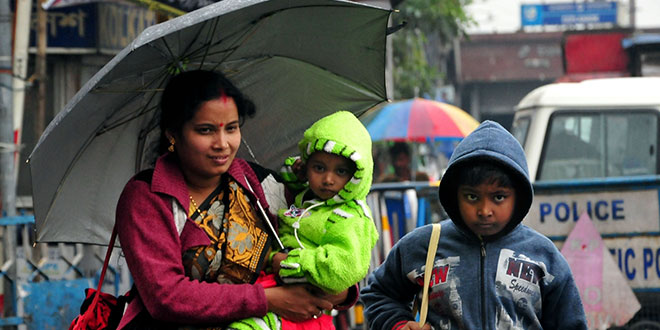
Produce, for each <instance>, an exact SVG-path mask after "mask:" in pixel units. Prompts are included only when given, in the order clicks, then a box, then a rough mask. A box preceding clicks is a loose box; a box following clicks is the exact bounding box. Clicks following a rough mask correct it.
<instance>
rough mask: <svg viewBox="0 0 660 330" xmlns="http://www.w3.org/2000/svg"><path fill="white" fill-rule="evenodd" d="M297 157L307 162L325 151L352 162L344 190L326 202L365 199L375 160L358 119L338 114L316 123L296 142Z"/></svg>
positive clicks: (365, 132)
mask: <svg viewBox="0 0 660 330" xmlns="http://www.w3.org/2000/svg"><path fill="white" fill-rule="evenodd" d="M298 149H300V155H301V157H302V159H303V161H305V162H307V159H308V158H309V156H310V155H311V154H312V153H314V152H315V151H325V152H329V153H333V154H335V155H340V156H343V157H346V158H348V159H350V160H352V161H353V162H354V163H355V165H356V168H357V169H356V170H355V174H353V178H351V180H349V181H348V183H346V185H345V186H344V189H342V190H341V191H339V193H338V194H337V195H336V196H335V197H334V198H333V199H330V200H328V201H326V203H327V204H328V205H332V204H339V203H343V202H344V201H346V200H353V199H364V198H365V197H366V196H367V194H368V193H369V189H371V181H372V176H373V171H374V161H373V158H372V156H371V136H370V135H369V132H368V131H367V129H366V128H365V127H364V125H362V123H361V122H360V120H358V119H357V117H355V115H353V114H352V113H350V112H348V111H338V112H335V113H333V114H331V115H329V116H326V117H323V118H321V119H320V120H318V121H317V122H316V123H314V125H312V126H311V127H310V128H308V129H307V130H306V131H305V134H304V135H303V139H302V140H300V142H299V143H298Z"/></svg>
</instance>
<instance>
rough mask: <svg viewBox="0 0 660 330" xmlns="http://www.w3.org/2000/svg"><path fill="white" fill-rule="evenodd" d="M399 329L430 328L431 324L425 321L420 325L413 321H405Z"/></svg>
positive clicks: (427, 329)
mask: <svg viewBox="0 0 660 330" xmlns="http://www.w3.org/2000/svg"><path fill="white" fill-rule="evenodd" d="M401 330H431V325H430V324H428V323H426V324H424V326H423V327H422V326H420V325H419V323H417V322H415V321H408V323H406V325H404V326H403V328H401Z"/></svg>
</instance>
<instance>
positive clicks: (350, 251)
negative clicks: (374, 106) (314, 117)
mask: <svg viewBox="0 0 660 330" xmlns="http://www.w3.org/2000/svg"><path fill="white" fill-rule="evenodd" d="M298 148H299V149H300V152H301V157H302V160H303V161H307V159H308V158H309V156H310V155H311V154H312V153H314V152H317V151H320V152H328V153H332V154H336V155H340V156H343V157H346V158H348V159H350V160H351V161H353V162H354V163H355V165H356V171H355V173H354V174H353V177H352V178H351V179H350V180H349V181H348V182H347V183H346V185H345V186H344V188H343V189H342V190H341V191H339V193H337V195H335V196H334V197H333V198H331V199H328V200H325V201H324V200H319V199H306V198H307V197H308V196H312V195H313V194H309V193H308V192H309V188H307V187H305V188H304V189H303V190H302V191H301V192H300V193H298V194H297V195H296V196H295V201H294V204H293V205H291V207H290V208H289V209H287V210H280V211H279V213H278V215H279V218H280V234H281V239H282V243H283V244H284V246H285V247H289V248H293V249H292V250H291V251H289V255H288V257H287V258H286V259H285V260H284V261H282V263H281V266H282V268H281V270H280V273H279V275H280V277H281V278H282V280H283V281H284V282H285V283H299V282H309V283H312V284H313V285H315V286H317V287H319V288H321V289H323V290H324V291H326V292H328V293H339V292H341V291H343V290H345V289H347V288H348V287H350V286H352V285H354V284H355V283H357V282H359V281H360V280H362V279H363V278H364V277H365V276H366V275H367V271H368V268H369V263H370V260H371V250H372V249H373V247H374V245H375V244H376V241H377V240H378V232H377V230H376V227H375V225H374V222H373V220H372V218H371V210H370V209H369V207H368V206H367V203H366V202H365V198H366V196H367V194H368V193H369V190H370V188H371V181H372V176H373V159H372V155H371V136H370V135H369V132H367V129H366V128H365V127H364V126H363V125H362V123H361V122H360V121H359V120H358V119H357V118H356V117H355V116H354V115H353V114H352V113H350V112H347V111H339V112H336V113H334V114H331V115H329V116H326V117H324V118H321V119H320V120H318V121H317V122H316V123H314V124H313V125H312V126H311V127H310V128H309V129H307V130H306V131H305V133H304V135H303V139H302V140H301V141H300V142H299V143H298ZM294 160H295V159H291V158H290V159H287V161H286V163H285V165H292V164H293V161H294ZM287 169H290V167H288V166H285V167H284V168H283V173H282V174H283V177H284V178H285V180H287V181H294V180H295V177H294V176H293V175H292V173H291V172H290V170H289V171H287ZM301 215H302V216H301ZM296 223H297V224H296ZM296 226H297V227H299V228H297V233H295V231H296V230H294V227H296ZM296 234H297V236H298V239H296ZM300 244H302V247H301V246H300Z"/></svg>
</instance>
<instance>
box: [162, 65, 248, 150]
mask: <svg viewBox="0 0 660 330" xmlns="http://www.w3.org/2000/svg"><path fill="white" fill-rule="evenodd" d="M223 94H224V95H226V96H227V97H231V98H232V99H233V100H234V103H236V108H237V109H238V119H239V123H240V125H242V124H243V122H244V121H245V118H246V117H254V114H255V113H256V109H255V106H254V103H252V101H250V100H249V99H247V98H246V97H245V96H244V95H243V93H241V91H240V90H239V89H238V88H236V86H234V84H233V83H232V82H231V81H229V79H227V78H226V77H225V76H224V75H223V74H222V73H219V72H214V71H206V70H194V71H186V72H182V73H180V74H178V75H176V76H173V77H172V78H171V79H170V81H169V82H168V83H167V86H165V90H163V94H162V97H161V99H160V131H161V134H160V136H161V138H160V143H159V147H158V151H159V154H163V153H165V152H166V151H167V147H168V146H169V145H170V143H169V141H167V138H166V137H165V131H167V130H169V131H170V132H172V133H180V132H181V129H182V127H183V124H184V123H185V122H187V121H189V120H190V119H192V118H193V117H194V116H195V113H196V112H197V110H199V108H200V106H201V105H202V103H204V102H206V101H209V100H213V99H217V98H219V97H221V96H222V95H223Z"/></svg>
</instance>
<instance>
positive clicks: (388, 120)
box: [361, 98, 479, 142]
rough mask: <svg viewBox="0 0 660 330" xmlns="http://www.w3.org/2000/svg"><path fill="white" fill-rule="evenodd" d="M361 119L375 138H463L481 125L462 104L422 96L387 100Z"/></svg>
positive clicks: (405, 139)
mask: <svg viewBox="0 0 660 330" xmlns="http://www.w3.org/2000/svg"><path fill="white" fill-rule="evenodd" d="M361 120H362V123H363V124H364V125H365V126H366V127H367V130H368V131H369V134H371V139H372V140H373V141H381V140H389V141H415V142H424V141H427V140H460V139H463V138H464V137H465V136H467V135H468V134H470V132H472V131H473V130H474V129H475V128H477V126H479V122H478V121H476V120H475V119H474V118H473V117H472V116H470V114H468V113H467V112H465V111H463V110H461V109H460V108H458V107H455V106H453V105H451V104H447V103H442V102H438V101H433V100H426V99H421V98H414V99H410V100H406V101H399V102H393V103H390V104H387V105H385V106H384V107H382V108H380V109H377V110H374V111H371V112H368V113H366V114H365V115H363V116H362V117H361Z"/></svg>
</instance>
